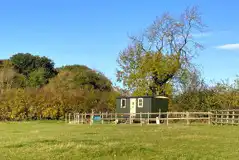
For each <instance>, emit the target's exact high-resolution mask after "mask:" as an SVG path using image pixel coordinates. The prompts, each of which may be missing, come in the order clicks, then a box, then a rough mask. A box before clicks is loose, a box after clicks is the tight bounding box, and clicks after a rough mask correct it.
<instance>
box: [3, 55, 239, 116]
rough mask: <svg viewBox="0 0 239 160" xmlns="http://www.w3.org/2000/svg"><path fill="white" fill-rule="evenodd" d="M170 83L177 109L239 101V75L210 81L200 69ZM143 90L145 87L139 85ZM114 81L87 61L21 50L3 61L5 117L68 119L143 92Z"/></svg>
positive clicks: (167, 90)
mask: <svg viewBox="0 0 239 160" xmlns="http://www.w3.org/2000/svg"><path fill="white" fill-rule="evenodd" d="M186 75H187V78H183V77H181V80H180V81H177V82H175V83H173V81H172V82H170V88H164V89H165V93H167V96H168V97H169V98H170V104H169V110H171V111H209V110H211V109H227V108H237V107H238V106H239V79H238V80H236V81H235V83H234V84H231V85H229V84H228V83H217V84H216V85H214V86H208V85H207V84H206V83H205V82H204V81H203V79H202V78H200V77H199V74H198V73H196V72H194V73H189V72H188V73H187V74H186ZM138 91H139V90H138ZM138 91H137V90H136V92H133V93H130V92H129V91H127V90H123V89H121V88H119V87H115V86H113V85H112V82H111V81H110V80H109V79H108V78H107V77H106V76H104V75H103V74H102V73H100V72H99V71H95V70H93V69H90V68H88V67H87V66H84V65H68V66H63V67H60V68H55V67H54V62H53V61H52V60H50V59H49V58H47V57H40V56H35V55H32V54H29V53H18V54H15V55H13V56H12V57H10V59H7V60H1V62H0V94H1V96H0V120H33V119H64V116H65V113H68V112H90V111H91V110H92V109H94V110H95V111H96V112H99V111H101V112H106V111H108V112H114V110H115V99H116V97H117V96H120V95H131V94H133V95H138V94H141V93H139V92H138Z"/></svg>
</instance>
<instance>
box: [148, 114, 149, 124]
mask: <svg viewBox="0 0 239 160" xmlns="http://www.w3.org/2000/svg"><path fill="white" fill-rule="evenodd" d="M148 124H149V112H148Z"/></svg>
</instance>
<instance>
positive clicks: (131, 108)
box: [130, 98, 136, 116]
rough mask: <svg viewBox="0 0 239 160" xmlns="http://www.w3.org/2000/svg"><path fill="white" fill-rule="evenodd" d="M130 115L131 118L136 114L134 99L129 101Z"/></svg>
mask: <svg viewBox="0 0 239 160" xmlns="http://www.w3.org/2000/svg"><path fill="white" fill-rule="evenodd" d="M130 113H133V116H134V114H135V113H136V98H131V99H130Z"/></svg>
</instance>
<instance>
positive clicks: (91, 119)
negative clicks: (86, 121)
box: [90, 109, 94, 125]
mask: <svg viewBox="0 0 239 160" xmlns="http://www.w3.org/2000/svg"><path fill="white" fill-rule="evenodd" d="M93 118H94V111H93V109H92V112H91V115H90V125H93V122H94V121H93Z"/></svg>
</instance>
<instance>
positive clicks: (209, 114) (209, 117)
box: [208, 111, 211, 125]
mask: <svg viewBox="0 0 239 160" xmlns="http://www.w3.org/2000/svg"><path fill="white" fill-rule="evenodd" d="M208 124H209V125H210V124H211V113H210V112H209V111H208Z"/></svg>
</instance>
